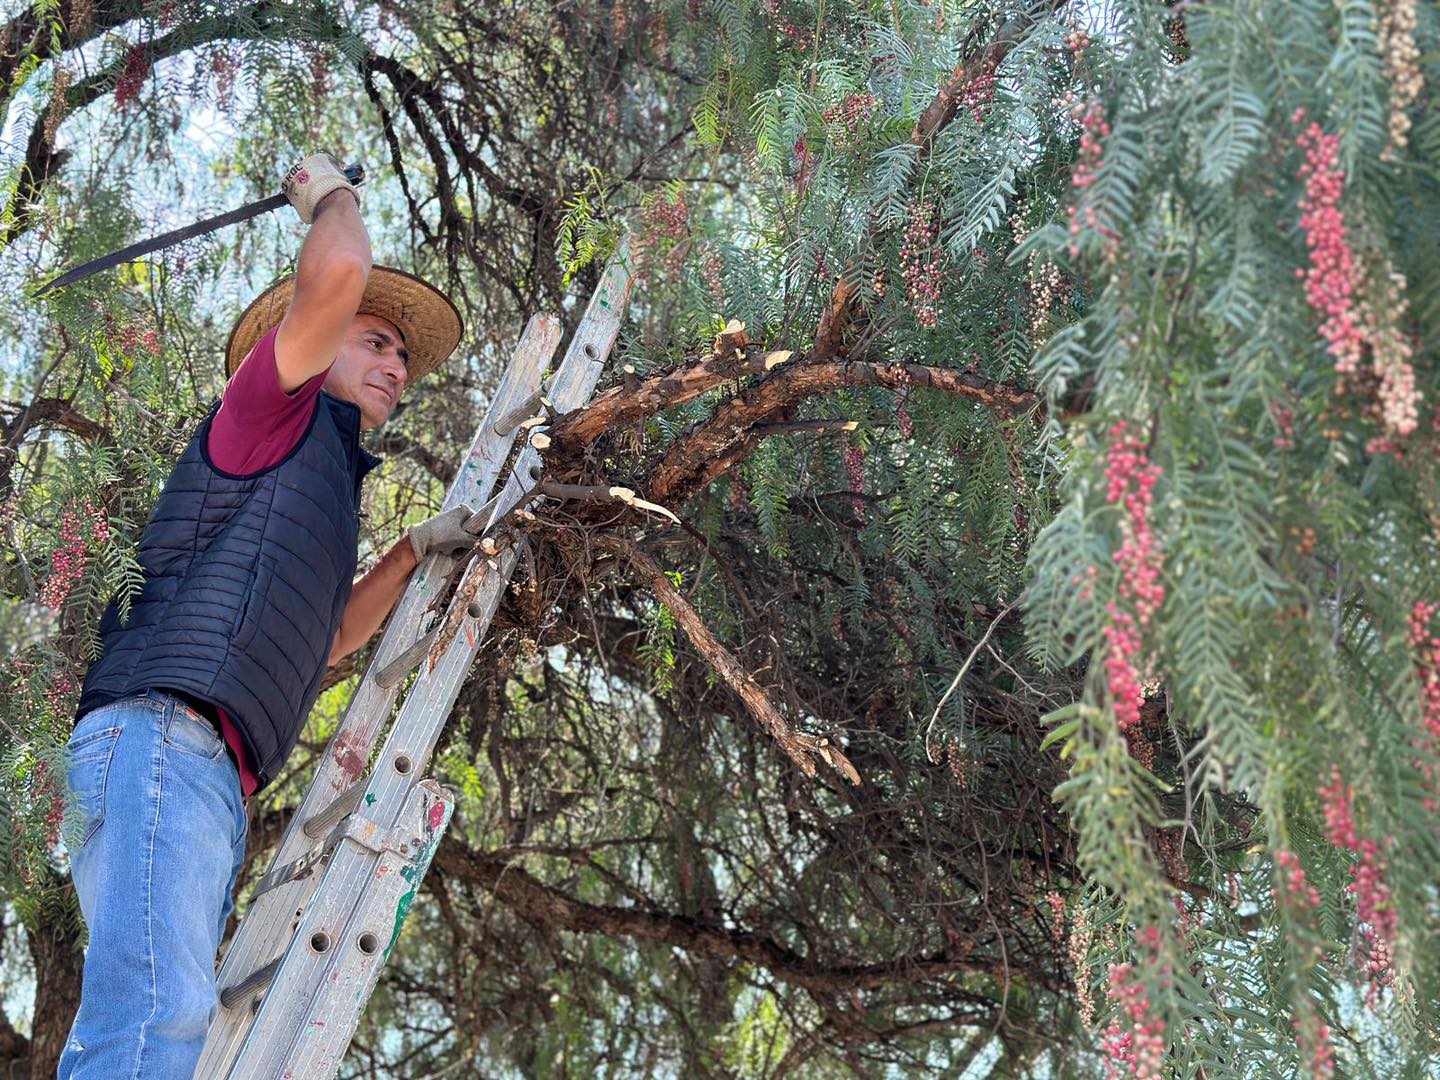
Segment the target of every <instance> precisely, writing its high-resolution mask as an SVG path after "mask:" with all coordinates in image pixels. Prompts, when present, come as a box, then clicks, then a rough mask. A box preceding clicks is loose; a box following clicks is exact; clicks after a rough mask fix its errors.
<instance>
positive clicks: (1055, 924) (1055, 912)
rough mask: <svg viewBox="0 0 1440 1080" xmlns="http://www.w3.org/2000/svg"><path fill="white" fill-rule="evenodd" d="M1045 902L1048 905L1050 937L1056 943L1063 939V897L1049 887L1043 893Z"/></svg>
mask: <svg viewBox="0 0 1440 1080" xmlns="http://www.w3.org/2000/svg"><path fill="white" fill-rule="evenodd" d="M1045 902H1046V903H1047V904H1049V905H1050V938H1051V940H1052V941H1054V942H1055V944H1057V945H1058V944H1060V943H1061V942H1062V941H1064V940H1065V898H1064V897H1063V896H1061V895H1060V893H1059V892H1058V891H1057V890H1055V889H1051V890H1050V891H1049V892H1047V893H1046V894H1045Z"/></svg>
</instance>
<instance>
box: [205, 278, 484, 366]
mask: <svg viewBox="0 0 1440 1080" xmlns="http://www.w3.org/2000/svg"><path fill="white" fill-rule="evenodd" d="M294 296H295V275H293V274H291V275H289V276H288V277H283V278H281V279H280V280H279V281H277V282H276V283H275V284H274V285H271V286H270V288H268V289H266V290H265V291H264V292H263V293H261V294H260V296H259V297H258V298H257V299H256V300H255V301H254V302H253V303H251V305H250V306H249V307H248V308H246V309H245V312H244V314H242V315H241V316H240V318H239V319H238V320H236V322H235V328H234V329H233V330H231V331H230V340H229V342H228V343H227V344H226V346H225V377H226V378H229V377H230V376H231V375H234V374H235V369H236V368H238V367H239V366H240V364H241V361H243V360H244V359H245V357H246V356H248V355H249V354H250V350H251V349H253V348H254V347H255V343H256V342H257V341H259V340H260V339H261V338H262V337H264V336H265V334H266V333H267V332H268V331H269V330H270V328H271V327H273V326H276V325H277V324H278V323H279V322H280V320H281V319H282V318H284V316H285V312H286V310H287V309H288V308H289V307H290V301H291V299H292V298H293V297H294ZM357 314H360V315H379V316H380V317H381V318H382V319H389V320H390V321H391V322H392V323H394V324H395V325H396V326H397V327H399V329H400V333H402V334H404V335H405V348H406V350H407V351H408V352H409V353H410V360H409V363H408V364H407V365H406V369H407V371H408V375H407V376H406V379H405V381H406V383H407V384H412V385H413V384H414V382H415V380H416V379H418V378H420V377H421V376H422V375H426V374H428V373H429V372H430V371H431V370H433V369H434V367H435V366H436V365H437V364H439V363H440V362H441V361H442V360H444V359H445V358H446V357H447V356H449V355H450V354H451V353H452V352H454V351H455V346H456V345H458V344H459V343H460V335H461V333H462V332H463V330H464V328H465V327H464V323H463V322H462V320H461V318H460V312H458V311H456V310H455V305H454V304H452V303H451V302H450V299H449V298H448V297H447V296H446V295H445V294H444V293H442V292H441V291H440V290H439V289H437V288H435V287H434V286H433V285H428V284H426V283H425V282H423V281H421V280H420V279H419V278H417V277H415V276H414V275H413V274H407V273H405V271H403V270H396V269H395V268H394V267H391V266H373V267H371V269H370V278H369V280H368V281H367V282H366V283H365V295H364V296H363V297H362V298H361V300H360V309H359V311H358V312H357Z"/></svg>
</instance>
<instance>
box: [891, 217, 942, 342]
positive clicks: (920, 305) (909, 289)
mask: <svg viewBox="0 0 1440 1080" xmlns="http://www.w3.org/2000/svg"><path fill="white" fill-rule="evenodd" d="M939 232H940V225H939V222H937V221H936V220H935V204H934V203H932V202H931V201H930V200H928V199H926V200H925V201H924V202H920V201H919V200H916V201H914V202H912V203H911V204H910V210H909V212H908V214H907V215H906V219H905V234H904V237H903V239H902V240H901V243H900V276H901V277H902V278H904V279H905V292H906V294H907V295H908V296H909V297H910V306H911V307H912V308H914V310H915V319H916V321H917V322H919V324H920V325H921V326H923V327H925V329H927V330H933V329H934V328H935V324H936V323H937V322H938V321H939V309H938V308H937V307H936V305H937V303H938V302H939V300H940V283H941V280H942V278H943V277H944V272H943V271H942V270H941V265H940V252H939V247H938V245H937V243H936V238H937V237H938V235H939Z"/></svg>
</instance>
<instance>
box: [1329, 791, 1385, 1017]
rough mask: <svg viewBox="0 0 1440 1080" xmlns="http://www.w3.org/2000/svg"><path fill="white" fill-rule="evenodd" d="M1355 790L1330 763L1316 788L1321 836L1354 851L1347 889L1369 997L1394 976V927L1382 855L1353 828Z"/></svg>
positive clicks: (1372, 841)
mask: <svg viewBox="0 0 1440 1080" xmlns="http://www.w3.org/2000/svg"><path fill="white" fill-rule="evenodd" d="M1354 799H1355V791H1354V789H1353V788H1352V787H1351V786H1350V785H1349V784H1347V783H1345V782H1344V779H1343V778H1342V777H1341V775H1340V766H1339V765H1331V766H1330V783H1329V784H1322V785H1321V787H1320V804H1321V809H1322V812H1323V813H1324V815H1325V836H1326V837H1327V838H1328V839H1329V841H1330V842H1331V843H1332V844H1334V845H1335V846H1336V847H1338V848H1343V849H1345V850H1347V851H1353V852H1355V853H1356V854H1357V855H1358V856H1359V858H1358V859H1357V860H1356V861H1355V863H1354V865H1352V866H1351V867H1350V876H1351V877H1353V878H1354V879H1355V880H1354V881H1352V882H1351V883H1350V885H1349V891H1350V893H1351V894H1353V895H1354V897H1355V914H1356V917H1357V918H1358V919H1359V921H1360V937H1361V942H1362V945H1363V946H1364V948H1365V950H1366V974H1367V977H1368V978H1369V980H1370V998H1371V1000H1372V1001H1373V1000H1374V997H1375V995H1376V994H1377V993H1378V992H1379V990H1380V988H1381V987H1383V986H1389V985H1390V983H1391V982H1392V981H1393V979H1394V973H1393V971H1392V970H1391V967H1390V942H1392V941H1394V940H1395V934H1396V930H1397V921H1396V912H1395V905H1394V903H1393V902H1392V901H1391V897H1390V887H1389V886H1388V885H1387V884H1386V883H1385V855H1384V853H1383V852H1382V851H1381V849H1380V845H1379V844H1378V843H1376V842H1375V841H1374V840H1371V839H1368V838H1366V839H1361V837H1360V834H1359V833H1358V832H1357V831H1356V829H1355V810H1354Z"/></svg>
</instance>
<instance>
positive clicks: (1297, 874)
mask: <svg viewBox="0 0 1440 1080" xmlns="http://www.w3.org/2000/svg"><path fill="white" fill-rule="evenodd" d="M1275 865H1276V867H1278V868H1279V869H1280V870H1281V871H1282V872H1283V873H1284V875H1285V891H1284V892H1283V893H1282V892H1281V891H1280V890H1279V889H1276V888H1273V887H1272V888H1271V890H1270V893H1271V895H1272V896H1274V897H1275V902H1276V903H1277V904H1279V905H1281V906H1282V907H1290V908H1294V909H1296V910H1299V911H1312V910H1314V909H1315V908H1318V907H1319V906H1320V894H1319V893H1318V892H1316V891H1315V886H1314V885H1311V884H1310V883H1309V882H1308V881H1306V880H1305V868H1304V867H1302V866H1301V865H1300V858H1299V856H1297V855H1296V854H1295V853H1294V852H1293V851H1287V850H1286V849H1284V848H1281V849H1280V850H1279V851H1277V852H1275Z"/></svg>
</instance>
